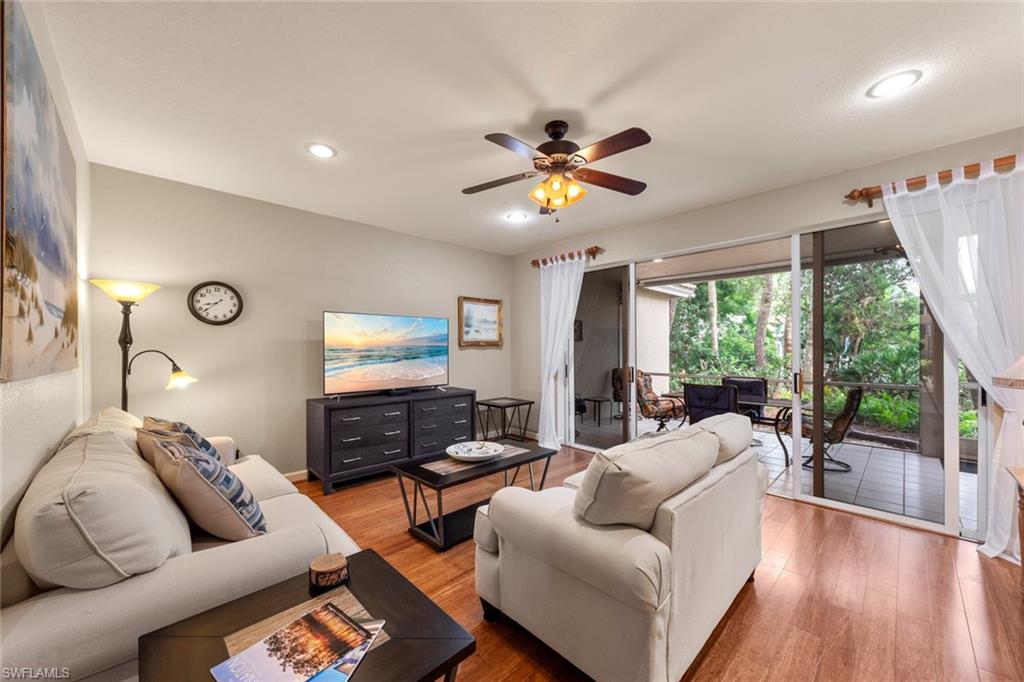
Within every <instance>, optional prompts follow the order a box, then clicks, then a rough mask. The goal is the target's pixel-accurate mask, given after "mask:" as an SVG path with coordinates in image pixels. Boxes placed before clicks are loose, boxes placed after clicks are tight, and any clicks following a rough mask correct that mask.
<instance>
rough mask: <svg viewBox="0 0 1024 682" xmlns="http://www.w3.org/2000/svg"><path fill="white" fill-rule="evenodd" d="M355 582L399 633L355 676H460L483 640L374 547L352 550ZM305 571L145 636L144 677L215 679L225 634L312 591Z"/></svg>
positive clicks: (375, 681)
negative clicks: (213, 671)
mask: <svg viewBox="0 0 1024 682" xmlns="http://www.w3.org/2000/svg"><path fill="white" fill-rule="evenodd" d="M348 562H349V564H348V565H349V575H350V579H349V589H350V590H351V591H352V593H353V594H354V595H355V596H356V598H357V599H359V601H360V602H361V603H362V604H363V606H364V607H365V608H366V610H367V611H368V612H369V613H370V614H371V615H372V616H373V617H374V618H383V619H384V620H386V621H387V623H385V625H384V630H385V631H386V632H387V633H388V636H389V637H390V638H391V639H389V640H388V641H387V642H385V643H384V644H381V645H380V646H378V647H376V648H374V649H373V650H371V651H370V652H369V653H368V654H366V658H364V659H363V660H362V662H360V664H359V667H358V668H357V669H356V672H355V674H354V675H353V679H354V680H355V682H359V680H363V681H364V682H380V681H382V680H388V681H394V682H426V681H427V680H436V679H437V678H439V677H441V676H444V679H445V680H446V682H450V681H452V680H454V679H455V675H456V672H457V671H458V667H459V664H460V663H461V662H462V661H464V660H466V659H467V658H469V656H470V655H471V654H472V653H473V652H474V651H475V650H476V640H475V639H474V638H473V636H472V635H471V634H469V633H468V632H466V631H465V630H464V629H463V628H462V626H460V625H459V624H458V623H456V622H455V621H454V620H452V619H451V617H449V616H448V614H446V613H445V612H444V611H442V610H441V609H440V608H439V607H438V606H437V605H436V604H435V603H434V602H432V601H430V599H429V598H428V597H427V596H426V595H425V594H423V593H422V592H420V591H419V590H418V589H416V587H415V586H414V585H413V584H412V583H410V582H409V581H408V580H406V579H405V578H404V577H403V576H402V574H401V573H399V572H398V571H396V570H395V569H394V568H393V567H392V566H391V564H389V563H388V562H386V561H384V559H382V558H381V557H380V555H379V554H377V553H376V552H375V551H373V550H372V549H364V550H363V551H361V552H358V553H356V554H353V555H351V556H350V557H348ZM310 597H311V595H310V594H309V580H308V577H307V576H306V574H305V573H303V574H302V575H299V576H296V577H294V578H291V579H289V580H286V581H284V582H281V583H278V584H276V585H272V586H270V587H268V588H266V589H263V590H260V591H258V592H254V593H252V594H250V595H249V596H247V597H242V598H241V599H236V600H235V601H232V602H228V603H227V604H223V605H221V606H218V607H216V608H213V609H210V610H209V611H205V612H203V613H200V614H198V615H195V616H192V617H191V618H186V619H185V620H182V621H179V622H177V623H174V624H173V625H168V626H167V627H164V628H161V629H159V630H155V631H154V632H150V633H148V634H146V635H143V636H142V637H140V638H139V678H140V680H141V682H164V681H165V680H166V681H167V682H181V681H182V680H196V681H199V680H211V681H212V680H213V677H212V676H211V675H210V668H212V667H213V666H215V665H217V664H218V663H220V662H221V661H224V660H226V659H227V658H228V650H227V646H226V645H225V643H224V640H225V637H227V636H230V635H232V634H234V633H235V632H238V631H239V630H242V629H244V628H246V627H248V626H250V625H253V624H255V623H258V622H260V621H262V620H264V619H266V618H269V617H271V616H273V615H275V614H277V613H281V612H282V611H286V610H287V609H290V608H292V607H294V606H297V605H298V604H301V603H302V602H304V601H306V600H308V599H310Z"/></svg>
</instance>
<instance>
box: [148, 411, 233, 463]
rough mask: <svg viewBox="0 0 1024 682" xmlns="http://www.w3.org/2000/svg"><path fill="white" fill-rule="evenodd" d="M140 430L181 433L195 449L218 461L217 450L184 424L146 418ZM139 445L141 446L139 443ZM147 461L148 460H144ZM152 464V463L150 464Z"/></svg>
mask: <svg viewBox="0 0 1024 682" xmlns="http://www.w3.org/2000/svg"><path fill="white" fill-rule="evenodd" d="M142 428H144V429H145V430H147V431H162V432H167V431H170V432H173V433H181V434H184V435H185V436H187V437H188V439H189V440H190V441H192V442H193V443H194V444H195V448H196V449H197V450H199V451H200V452H202V453H203V454H205V455H208V456H209V457H213V458H214V459H220V455H219V454H217V448H215V447H213V443H211V442H210V441H208V440H206V439H205V438H203V437H202V436H200V435H199V432H198V431H196V430H195V429H193V428H192V427H191V426H189V425H188V424H186V423H185V422H174V421H170V420H169V419H158V418H156V417H146V418H145V419H143V420H142ZM139 445H140V446H141V445H142V442H141V441H140V443H139ZM142 456H143V457H145V456H146V452H145V450H143V452H142ZM146 461H149V458H147V459H146ZM150 464H152V462H150Z"/></svg>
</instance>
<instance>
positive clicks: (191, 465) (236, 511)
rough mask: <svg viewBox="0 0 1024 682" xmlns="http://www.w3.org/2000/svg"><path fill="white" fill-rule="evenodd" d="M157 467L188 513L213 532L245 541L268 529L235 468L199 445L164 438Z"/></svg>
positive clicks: (156, 456) (158, 444)
mask: <svg viewBox="0 0 1024 682" xmlns="http://www.w3.org/2000/svg"><path fill="white" fill-rule="evenodd" d="M154 459H155V464H154V466H155V468H156V471H157V474H158V475H159V476H160V480H161V481H163V484H164V485H165V486H167V488H168V489H169V490H170V491H171V494H173V495H174V497H175V499H177V500H178V503H179V504H181V506H182V507H183V508H184V510H185V513H186V515H187V516H188V517H189V519H190V520H191V521H192V522H193V523H195V524H196V525H197V526H199V527H200V528H202V529H203V530H205V531H206V532H207V533H210V534H211V535H215V536H217V537H219V538H223V539H225V540H245V539H246V538H251V537H255V536H257V535H262V534H264V533H266V532H267V521H266V519H265V518H263V510H262V509H260V505H259V504H258V503H257V502H256V499H255V498H254V497H253V496H252V493H251V492H250V491H249V489H248V488H246V487H245V484H244V483H242V480H241V479H240V478H238V476H236V475H235V473H234V472H233V471H231V470H230V469H228V468H227V467H226V466H224V463H223V462H221V461H220V460H218V459H214V458H213V457H210V456H209V455H207V454H206V453H204V452H201V451H200V450H199V449H198V448H194V447H191V446H189V445H186V444H183V443H180V442H176V441H172V440H160V441H157V442H156V448H155V449H154Z"/></svg>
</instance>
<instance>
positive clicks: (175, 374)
mask: <svg viewBox="0 0 1024 682" xmlns="http://www.w3.org/2000/svg"><path fill="white" fill-rule="evenodd" d="M197 381H199V379H196V378H195V377H194V376H192V375H191V374H189V373H188V372H186V371H185V370H183V369H182V368H180V367H178V366H177V365H175V366H174V369H173V370H171V378H170V379H168V381H167V387H166V388H167V390H168V391H169V390H171V389H172V388H185V387H186V386H188V385H189V384H194V383H196V382H197Z"/></svg>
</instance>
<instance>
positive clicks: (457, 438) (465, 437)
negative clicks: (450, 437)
mask: <svg viewBox="0 0 1024 682" xmlns="http://www.w3.org/2000/svg"><path fill="white" fill-rule="evenodd" d="M467 438H469V436H458V437H456V438H455V442H456V443H458V442H459V441H460V440H466V439H467Z"/></svg>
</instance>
